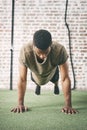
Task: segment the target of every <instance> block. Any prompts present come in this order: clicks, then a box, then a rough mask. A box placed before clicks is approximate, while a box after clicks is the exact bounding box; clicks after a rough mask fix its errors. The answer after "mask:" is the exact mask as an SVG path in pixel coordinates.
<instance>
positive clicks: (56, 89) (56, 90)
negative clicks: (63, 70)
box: [54, 86, 59, 94]
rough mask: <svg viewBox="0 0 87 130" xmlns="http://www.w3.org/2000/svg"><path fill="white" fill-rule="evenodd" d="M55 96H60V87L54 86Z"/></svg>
mask: <svg viewBox="0 0 87 130" xmlns="http://www.w3.org/2000/svg"><path fill="white" fill-rule="evenodd" d="M54 94H59V87H58V86H54Z"/></svg>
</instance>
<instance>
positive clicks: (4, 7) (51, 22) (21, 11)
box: [0, 0, 87, 90]
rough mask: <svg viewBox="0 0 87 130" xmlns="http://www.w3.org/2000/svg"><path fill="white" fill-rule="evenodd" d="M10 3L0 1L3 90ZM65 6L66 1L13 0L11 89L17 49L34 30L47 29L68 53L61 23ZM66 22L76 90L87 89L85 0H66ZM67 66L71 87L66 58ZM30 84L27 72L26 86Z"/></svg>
mask: <svg viewBox="0 0 87 130" xmlns="http://www.w3.org/2000/svg"><path fill="white" fill-rule="evenodd" d="M11 2H12V1H11V0H8V1H7V0H1V1H0V88H7V89H9V85H10V48H11V10H12V9H11V5H12V3H11ZM65 3H66V0H15V25H14V57H13V58H14V62H13V63H14V65H13V88H16V87H17V79H18V55H19V50H20V48H21V46H22V45H23V44H25V43H27V42H29V41H30V40H32V36H33V33H34V32H35V31H36V30H38V29H42V28H44V29H47V30H49V31H50V32H51V34H52V37H53V40H57V41H58V42H59V43H61V44H63V45H64V46H65V47H66V49H67V51H68V54H69V45H68V43H69V42H68V32H67V28H66V26H65V23H64V14H65ZM67 22H68V24H69V28H70V31H71V43H72V45H71V49H72V58H73V64H74V71H75V77H76V88H77V89H82V90H84V89H85V90H87V1H86V0H77V1H76V0H69V6H68V16H67ZM69 65H70V67H69V72H70V77H71V81H72V87H73V75H72V69H71V64H70V58H69ZM29 82H30V85H29ZM32 85H33V83H32V82H31V81H30V73H29V74H28V87H29V86H32ZM60 86H61V85H60Z"/></svg>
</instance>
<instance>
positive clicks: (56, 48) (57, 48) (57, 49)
mask: <svg viewBox="0 0 87 130" xmlns="http://www.w3.org/2000/svg"><path fill="white" fill-rule="evenodd" d="M51 48H52V51H53V52H54V53H56V54H58V53H60V52H61V51H62V50H64V48H65V47H64V46H63V45H62V44H59V43H58V42H56V41H53V42H52V46H51Z"/></svg>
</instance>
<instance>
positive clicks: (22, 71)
mask: <svg viewBox="0 0 87 130" xmlns="http://www.w3.org/2000/svg"><path fill="white" fill-rule="evenodd" d="M19 79H21V80H22V81H26V80H27V67H26V66H24V65H22V64H20V63H19Z"/></svg>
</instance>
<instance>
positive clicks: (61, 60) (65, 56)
mask: <svg viewBox="0 0 87 130" xmlns="http://www.w3.org/2000/svg"><path fill="white" fill-rule="evenodd" d="M68 57H69V56H68V54H67V51H66V49H65V47H64V46H62V48H61V51H60V56H59V65H61V64H64V63H65V62H66V61H67V59H68Z"/></svg>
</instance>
